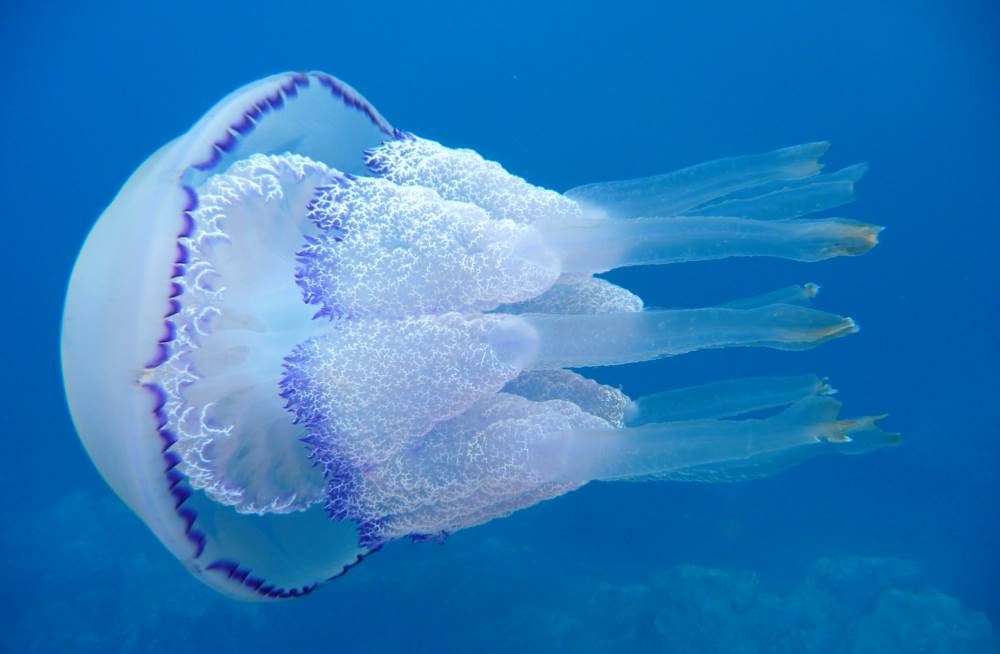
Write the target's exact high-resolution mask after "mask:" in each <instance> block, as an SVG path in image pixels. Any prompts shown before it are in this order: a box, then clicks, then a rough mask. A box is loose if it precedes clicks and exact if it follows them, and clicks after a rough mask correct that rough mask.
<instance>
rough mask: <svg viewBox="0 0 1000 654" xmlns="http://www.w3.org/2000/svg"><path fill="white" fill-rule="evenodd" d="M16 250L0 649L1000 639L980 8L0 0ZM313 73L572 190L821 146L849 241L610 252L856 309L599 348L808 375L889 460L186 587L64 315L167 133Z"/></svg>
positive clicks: (987, 95)
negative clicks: (736, 343)
mask: <svg viewBox="0 0 1000 654" xmlns="http://www.w3.org/2000/svg"><path fill="white" fill-rule="evenodd" d="M0 54H2V61H3V64H2V66H0V80H2V88H3V89H4V95H3V100H2V102H0V116H2V117H3V119H4V120H3V124H4V126H5V130H4V134H3V137H2V144H3V156H2V157H0V185H2V187H3V197H4V199H5V202H4V214H5V215H4V218H5V230H4V231H5V236H6V242H7V245H6V247H5V248H4V260H5V273H6V274H5V291H6V293H5V295H6V301H5V306H6V307H7V308H8V313H7V315H6V319H5V320H4V321H3V326H2V327H0V342H2V343H3V360H4V363H5V367H6V374H5V375H4V377H3V381H2V382H0V383H2V384H3V387H4V393H3V402H4V407H3V415H4V417H5V421H6V425H5V435H6V437H5V438H4V439H3V474H0V493H2V497H3V498H5V501H4V502H3V503H2V504H0V560H2V561H3V564H2V570H3V572H2V574H3V590H4V592H3V593H2V596H0V650H2V651H10V652H70V651H72V652H146V651H151V652H152V651H156V652H159V651H193V650H195V649H197V650H199V651H213V652H237V651H238V652H256V651H288V652H338V653H339V652H345V653H347V652H377V651H389V650H393V651H395V650H400V649H405V650H407V651H410V652H429V651H434V652H448V651H459V652H462V651H478V652H505V651H511V650H515V649H516V650H518V651H520V652H542V651H553V650H555V651H574V652H646V651H649V652H671V653H677V654H684V653H688V652H708V653H711V652H746V653H751V652H781V653H784V652H788V653H792V652H817V653H824V654H825V653H838V654H839V653H845V654H846V653H848V652H850V653H861V652H941V653H964V652H998V651H1000V641H998V637H997V627H996V625H1000V583H998V582H1000V520H998V519H1000V479H998V474H997V471H998V467H1000V431H998V427H997V424H998V419H1000V401H998V398H1000V396H998V391H1000V383H998V375H997V367H998V365H1000V356H998V355H1000V348H998V338H997V332H998V328H1000V302H998V300H997V282H998V281H1000V279H998V277H1000V275H998V270H1000V268H998V265H997V260H996V253H997V242H998V235H1000V229H998V224H1000V156H998V153H1000V120H998V118H1000V5H997V4H996V3H994V2H989V1H985V0H984V1H981V2H975V1H971V0H970V1H965V2H961V1H946V0H939V1H930V0H927V1H919V0H883V1H881V2H872V1H871V0H843V1H840V2H836V3H812V2H802V1H801V0H787V1H786V0H779V1H770V2H756V3H742V2H732V1H731V2H721V1H718V0H709V1H703V2H698V3H693V2H688V3H679V2H659V3H635V2H628V1H622V2H614V3H606V2H538V1H532V2H527V1H521V0H513V1H508V2H503V3H480V4H477V3H468V2H456V1H452V0H447V1H441V2H434V3H426V4H424V3H399V2H378V3H375V2H357V3H353V4H346V3H342V2H326V3H311V4H300V3H294V2H284V3H247V2H192V1H189V0H181V1H178V2H171V3H135V2H103V3H87V2H51V3H29V2H21V1H18V0H6V1H5V2H4V3H3V4H2V5H0ZM297 69H301V70H312V69H318V70H324V71H327V72H330V73H332V74H334V75H337V76H338V77H340V78H342V79H343V80H345V81H347V82H349V83H350V84H352V85H354V86H355V87H357V88H358V89H359V90H360V91H361V92H362V93H364V94H365V96H366V97H367V98H368V99H369V100H371V101H372V102H373V103H374V104H375V106H377V107H378V108H379V110H380V111H381V112H382V113H383V114H385V115H386V117H387V118H388V119H389V120H391V121H392V122H393V123H394V124H395V125H396V126H398V127H400V128H402V129H406V130H409V131H412V132H414V133H416V134H419V135H421V136H423V137H426V138H431V139H434V140H437V141H440V142H442V143H444V144H446V145H449V146H452V147H470V148H474V149H476V150H477V151H479V152H480V153H481V154H483V155H484V156H485V157H487V158H488V159H493V160H496V161H500V162H502V163H503V165H504V166H505V167H506V168H507V169H508V170H510V171H511V172H513V173H515V174H517V175H520V176H523V177H525V178H527V179H528V180H530V181H532V182H533V183H536V184H539V185H542V186H546V187H548V188H554V189H557V190H563V189H566V188H569V187H572V186H576V185H579V184H583V183H586V182H591V181H597V180H609V179H619V178H629V177H638V176H643V175H650V174H655V173H660V172H665V171H669V170H673V169H676V168H680V167H683V166H686V165H690V164H694V163H698V162H701V161H707V160H710V159H715V158H719V157H724V156H729V155H739V154H751V153H757V152H764V151H768V150H771V149H774V148H778V147H782V146H787V145H793V144H797V143H803V142H808V141H815V140H822V139H828V140H830V141H832V142H833V146H834V147H833V149H832V150H831V152H830V154H828V155H827V157H826V161H827V162H828V164H829V169H834V170H835V169H837V168H839V167H841V166H843V165H847V164H851V163H855V162H858V161H867V162H869V163H870V164H871V166H872V168H871V172H870V173H869V174H868V175H867V176H866V177H865V179H864V180H863V181H862V182H861V183H860V184H859V186H858V189H857V194H858V201H857V202H856V203H855V204H852V205H849V206H847V207H844V208H843V209H842V210H840V211H837V213H840V214H843V215H846V216H849V217H853V218H857V219H860V220H864V221H868V222H873V223H876V224H881V225H886V226H887V229H886V231H885V232H884V233H883V234H882V235H881V239H880V240H881V244H880V245H879V246H878V247H877V248H876V249H875V250H874V251H873V252H871V253H869V254H868V255H866V256H864V257H861V258H841V259H834V260H829V261H825V262H821V263H817V264H809V265H805V264H798V263H794V262H787V261H777V260H772V259H741V260H740V259H737V260H730V261H722V262H708V263H696V264H684V265H678V266H667V267H661V268H659V269H656V270H655V272H654V270H653V269H651V268H633V269H628V270H624V271H616V272H614V273H613V274H612V275H609V278H611V279H613V281H615V282H616V283H620V284H622V285H625V286H627V287H628V288H630V289H632V290H633V291H635V292H637V293H638V294H639V295H641V296H642V297H643V298H644V299H645V300H646V302H647V305H651V306H703V305H709V304H713V303H718V302H722V301H725V300H728V299H731V298H736V297H742V296H749V295H754V294H757V293H761V292H765V291H768V290H771V289H774V288H779V287H782V286H786V285H789V284H793V283H802V282H809V281H811V282H816V283H818V284H820V285H821V286H822V288H823V292H822V295H821V303H820V306H821V307H822V308H824V309H827V310H831V311H834V312H838V313H843V314H847V315H851V316H853V317H854V318H855V319H857V320H858V322H859V324H860V325H861V327H862V331H861V332H860V333H859V334H857V335H854V336H852V337H850V338H846V339H842V340H837V341H835V342H832V343H828V344H825V345H823V346H821V347H819V348H817V349H816V350H812V351H808V352H804V353H784V352H775V351H768V350H751V349H747V350H721V351H708V352H701V353H696V354H692V355H687V356H683V357H678V358H674V359H665V360H660V361H655V362H650V363H644V364H639V365H635V366H630V367H629V369H628V370H626V369H622V368H605V369H594V370H591V371H590V374H592V375H593V376H595V377H596V378H597V379H598V380H599V381H602V382H604V383H610V384H614V385H622V387H623V390H624V391H625V392H626V393H628V394H629V395H631V396H633V397H635V396H638V395H642V394H645V393H649V392H653V391H656V390H660V389H662V388H668V387H676V386H687V385H694V384H698V383H703V382H708V381H713V380H717V379H724V378H731V377H741V376H754V375H791V374H802V373H816V374H820V375H822V376H828V377H829V378H830V381H831V383H832V384H833V385H834V386H835V387H836V388H838V389H840V394H839V395H838V397H839V399H841V400H843V401H844V402H845V403H846V410H845V413H846V414H847V415H852V416H853V415H865V414H879V413H883V412H888V413H890V414H891V415H890V417H889V418H888V419H887V420H886V422H885V423H884V424H885V427H886V428H887V429H891V430H894V431H899V432H901V433H902V434H903V442H902V444H901V445H900V446H898V447H894V448H887V449H884V450H880V451H878V452H875V453H873V454H870V455H866V456H857V457H824V458H818V459H814V460H811V461H808V462H806V463H805V464H803V465H800V466H798V467H796V468H794V469H791V470H789V471H787V472H784V473H782V474H779V475H777V476H775V477H772V478H769V479H765V480H761V481H753V482H747V483H739V484H720V485H707V484H680V483H643V484H628V483H620V484H606V483H593V484H590V485H589V486H587V487H585V488H584V489H582V490H580V491H578V492H575V493H572V494H570V495H568V496H565V497H562V498H558V499H556V500H553V501H550V502H545V503H543V504H541V505H539V506H536V507H534V508H531V509H529V510H525V511H522V512H520V513H517V514H515V515H514V516H512V517H510V518H507V519H504V520H497V521H494V522H492V523H489V524H487V525H485V526H481V527H477V528H474V529H469V530H467V531H462V532H459V533H457V534H454V535H453V536H452V537H451V538H450V539H448V541H447V542H446V543H445V544H443V545H438V544H435V543H418V544H410V543H409V542H396V543H393V544H391V545H389V546H387V547H385V548H384V549H383V550H382V551H381V552H379V553H378V554H376V555H374V556H372V557H371V558H370V559H369V560H367V561H366V562H365V563H364V564H363V565H360V566H358V567H357V568H356V569H354V570H352V571H351V572H350V573H348V574H347V575H346V576H345V577H343V578H342V579H339V580H337V581H335V582H333V583H330V584H328V585H326V586H325V587H323V589H322V590H321V592H318V593H316V594H314V595H312V596H311V597H309V598H308V599H306V600H299V601H284V602H276V603H269V604H240V603H236V602H233V601H231V600H228V599H226V598H223V597H221V596H218V595H216V594H215V593H214V592H212V591H211V590H209V589H208V588H207V587H205V586H203V585H202V584H201V583H199V582H198V581H197V580H195V579H194V578H193V577H191V576H190V575H189V574H188V573H187V572H186V571H185V570H184V569H183V568H182V567H181V565H180V564H179V563H177V562H176V561H175V560H174V559H173V557H172V556H171V555H170V554H169V553H168V552H167V551H166V550H165V549H164V548H163V547H161V546H160V545H159V543H158V542H157V541H156V540H155V538H154V537H153V535H152V534H151V533H150V532H149V531H148V530H147V529H146V527H145V526H144V525H142V524H141V522H140V521H139V519H138V518H137V517H135V516H134V515H132V514H131V513H130V512H129V510H128V509H127V508H126V507H125V506H124V505H123V504H122V503H121V502H120V501H119V500H118V499H117V498H116V497H115V496H114V495H113V494H112V492H111V490H110V489H109V488H108V487H107V486H106V485H105V484H104V482H103V481H102V480H101V479H100V477H99V475H98V474H97V471H96V469H95V468H94V467H93V465H92V464H91V463H90V461H89V460H88V458H87V456H86V454H85V452H84V450H83V448H82V446H81V445H80V443H79V441H78V439H77V437H76V435H75V432H74V430H73V426H72V424H71V422H70V419H69V414H68V411H67V409H66V405H65V400H64V396H63V391H62V385H61V379H60V370H59V355H58V334H59V322H60V317H61V310H62V302H63V297H64V293H65V286H66V282H67V279H68V276H69V272H70V269H71V266H72V264H73V261H74V258H75V256H76V254H77V251H78V249H79V247H80V246H81V244H82V242H83V239H84V237H85V235H86V233H87V231H88V230H89V229H90V227H91V225H92V223H93V222H94V220H95V219H96V218H97V216H98V215H99V214H100V212H101V211H102V210H103V209H104V207H105V206H106V205H107V204H108V203H109V202H110V201H111V199H112V198H113V197H114V194H115V193H116V192H117V191H118V189H119V188H120V186H121V185H122V183H123V182H124V181H125V179H126V178H127V177H128V176H129V175H130V174H131V172H132V171H133V170H134V169H135V168H136V167H137V166H138V165H139V164H140V163H141V162H142V161H143V160H144V159H145V158H146V157H147V156H148V155H149V154H150V153H151V152H153V151H154V150H155V149H156V148H158V147H159V146H160V145H162V144H163V143H165V142H166V141H168V140H170V139H172V138H174V137H176V136H178V135H180V134H182V133H183V132H185V131H186V130H187V129H188V128H189V127H190V126H191V125H192V124H193V123H194V121H195V120H196V119H198V118H199V117H200V116H201V115H202V114H203V113H204V112H205V111H207V110H208V109H209V108H210V107H211V106H212V105H213V104H214V103H215V102H216V101H218V100H219V99H221V98H222V97H223V96H224V95H225V94H227V93H228V92H230V91H231V90H233V89H235V88H236V87H238V86H240V85H242V84H244V83H247V82H250V81H252V80H255V79H258V78H260V77H263V76H265V75H268V74H271V73H275V72H279V71H283V70H297Z"/></svg>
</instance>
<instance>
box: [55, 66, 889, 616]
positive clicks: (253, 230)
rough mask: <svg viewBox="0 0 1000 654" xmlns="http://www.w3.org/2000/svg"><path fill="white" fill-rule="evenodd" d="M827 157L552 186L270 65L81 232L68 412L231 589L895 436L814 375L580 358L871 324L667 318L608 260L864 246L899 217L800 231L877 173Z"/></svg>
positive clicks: (798, 293)
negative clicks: (661, 485)
mask: <svg viewBox="0 0 1000 654" xmlns="http://www.w3.org/2000/svg"><path fill="white" fill-rule="evenodd" d="M826 147H827V145H826V144H823V143H815V144H806V145H802V146H796V147H793V148H785V149H782V150H778V151H775V152H771V153H766V154H763V155H755V156H751V157H737V158H732V159H724V160H719V161H715V162H709V163H706V164H701V165H698V166H694V167H692V168H688V169H684V170H682V171H678V172H676V173H670V174H667V175H660V176H656V177H651V178H645V179H641V180H629V181H626V182H607V183H599V184H591V185H587V186H583V187H579V188H577V189H572V190H570V191H568V192H567V193H565V194H560V193H556V192H553V191H548V190H545V189H541V188H538V187H535V186H532V185H531V184H529V183H528V182H526V181H525V180H523V179H520V178H518V177H516V176H514V175H511V174H510V173H508V172H507V171H506V170H504V169H503V168H502V167H501V166H500V165H499V164H496V163H493V162H490V161H486V160H484V159H483V158H482V157H480V156H479V155H478V154H476V153H475V152H473V151H471V150H459V149H450V148H447V147H444V146H442V145H440V144H438V143H435V142H433V141H428V140H424V139H421V138H418V137H416V136H414V135H412V134H409V133H406V132H402V131H400V130H397V129H396V128H394V127H392V126H391V125H390V124H389V123H388V122H387V121H386V120H385V119H384V118H383V117H382V116H381V115H380V114H379V113H378V111H376V110H375V109H374V107H372V105H371V104H370V103H368V102H367V101H366V100H365V99H364V98H363V97H362V96H361V95H360V94H358V93H357V92H356V91H355V90H354V89H352V88H351V87H350V86H348V85H346V84H344V83H343V82H341V81H339V80H337V79H336V78H333V77H331V76H329V75H326V74H324V73H308V74H302V73H289V74H283V75H277V76H274V77H269V78H267V79H264V80H261V81H259V82H256V83H254V84H251V85H249V86H246V87H244V88H242V89H240V90H238V91H236V92H234V93H233V94H231V95H229V96H228V97H226V98H225V99H223V100H222V101H221V102H220V103H219V104H218V105H217V106H216V107H215V108H213V109H212V110H211V111H209V113H208V114H206V115H205V116H204V117H203V118H202V119H201V120H199V121H198V122H197V123H196V124H195V126H194V127H193V128H192V129H191V130H190V131H189V132H188V133H187V134H185V135H184V136H182V137H180V138H178V139H176V140H174V141H172V142H170V143H168V144H167V145H165V146H163V147H162V148H161V149H160V150H158V151H157V152H156V153H154V154H153V156H151V157H150V158H149V160H147V161H146V162H145V163H144V164H143V165H142V166H141V167H140V168H139V169H138V170H137V171H136V172H135V173H134V174H133V175H132V177H131V178H130V179H129V180H128V181H127V182H126V184H125V186H124V187H123V188H122V190H121V191H120V192H119V194H118V196H117V197H116V198H115V200H114V201H113V202H112V204H111V205H110V206H109V207H108V208H107V210H105V212H104V213H103V214H102V215H101V217H100V218H99V220H98V221H97V223H96V224H95V226H94V227H93V229H92V231H91V233H90V234H89V236H88V237H87V240H86V243H85V244H84V247H83V249H82V250H81V252H80V255H79V258H78V259H77V262H76V265H75V267H74V270H73V274H72V277H71V280H70V286H69V291H68V294H67V299H66V306H65V311H64V316H63V329H62V363H63V377H64V383H65V387H66V393H67V398H68V401H69V406H70V410H71V413H72V416H73V420H74V423H75V426H76V428H77V431H78V433H79V434H80V438H81V440H82V441H83V443H84V446H85V447H86V449H87V452H88V453H89V455H90V457H91V458H92V460H93V461H94V463H95V464H96V466H97V468H98V469H99V470H100V472H101V474H102V475H103V476H104V478H105V479H106V480H107V482H108V483H109V485H110V486H111V487H112V488H113V489H114V490H115V492H116V493H117V494H118V495H119V496H120V497H121V498H122V499H123V500H124V501H125V502H126V503H127V504H128V505H129V506H130V507H131V508H132V509H133V511H135V513H136V514H138V515H139V516H140V517H141V518H142V519H143V521H145V522H146V523H147V524H148V525H149V527H150V528H151V529H152V531H153V532H154V533H155V534H156V535H157V537H158V538H159V539H160V540H161V541H162V542H163V543H164V545H165V546H166V547H167V548H168V549H169V550H170V551H171V552H172V553H173V554H174V556H176V557H177V558H178V559H179V560H180V561H181V562H182V563H183V564H184V565H185V566H186V567H187V568H188V569H189V570H190V571H191V572H192V573H194V574H195V575H196V576H197V577H199V578H200V579H202V580H203V581H205V582H206V583H208V584H209V585H211V586H212V587H214V588H216V589H217V590H219V591H221V592H223V593H226V594H229V595H231V596H234V597H237V598H241V599H270V598H287V597H297V596H301V595H304V594H308V593H310V592H311V591H312V590H313V589H315V588H316V587H317V586H318V585H319V584H320V583H322V582H324V581H326V580H328V579H331V578H334V577H337V576H339V575H340V574H343V573H344V572H345V571H346V570H348V569H349V568H350V567H352V566H353V565H355V564H357V563H358V562H359V561H361V560H362V559H363V557H364V556H365V555H367V554H368V553H370V552H373V551H375V550H377V549H378V548H380V547H381V546H382V545H383V544H384V543H387V542H389V541H392V540H394V539H397V538H402V537H406V536H410V537H415V538H424V537H430V536H435V535H440V534H446V533H450V532H452V531H455V530H458V529H463V528H466V527H471V526H473V525H477V524H481V523H483V522H486V521H488V520H491V519H493V518H496V517H501V516H504V515H508V514H510V513H511V512H513V511H516V510H519V509H521V508H525V507H528V506H531V505H533V504H535V503H537V502H539V501H542V500H544V499H549V498H552V497H556V496H558V495H561V494H563V493H566V492H568V491H570V490H573V489H575V488H578V487H579V486H581V485H583V484H585V483H587V482H589V481H591V480H596V479H603V480H632V481H638V480H660V479H677V480H698V481H733V480H740V479H751V478H754V477H760V476H765V475H767V474H772V473H773V472H776V471H777V470H780V469H781V468H783V467H786V466H788V465H792V464H794V463H796V462H798V461H800V460H803V459H805V458H808V457H811V456H814V455H817V454H821V453H824V452H828V451H829V452H842V453H857V452H864V451H868V450H870V449H874V448H875V447H879V446H881V445H884V444H887V443H890V442H893V441H894V439H895V436H894V435H892V434H887V433H885V432H882V431H880V430H879V429H878V427H877V426H876V424H875V422H876V418H859V419H854V420H841V419H839V415H838V414H839V410H840V403H839V402H838V401H836V400H835V399H833V398H832V397H830V394H831V392H832V389H831V388H830V387H829V385H827V384H826V383H825V382H823V381H821V380H819V379H818V378H815V377H811V376H805V377H787V378H755V379H746V380H729V381H726V382H719V383H716V384H714V385H708V386H705V387H693V388H688V389H674V390H670V391H664V392H662V393H657V394H653V395H650V396H647V397H644V398H637V399H631V398H628V397H627V396H626V395H624V394H623V393H622V392H621V391H620V390H618V389H614V388H610V387H607V386H603V385H601V384H598V383H597V382H595V381H593V380H590V379H587V378H586V377H585V376H583V375H581V374H579V373H577V372H571V371H570V370H569V369H570V368H574V369H575V368H586V367H588V366H601V365H625V364H628V363H632V362H636V361H642V360H648V359H654V358H659V357H664V356H672V355H677V354H682V353H685V352H691V351H694V350H698V349H704V348H717V347H739V346H758V347H770V348H777V349H787V350H796V349H804V348H808V347H813V346H815V345H817V344H819V343H822V342H824V341H826V340H830V339H832V338H837V337H840V336H844V335H846V334H849V333H852V332H854V331H856V329H857V328H856V325H855V324H854V322H853V321H852V320H850V319H849V318H844V317H841V316H836V315H833V314H829V313H825V312H822V311H818V310H816V309H813V308H812V307H811V306H810V304H811V302H812V300H813V298H814V296H815V295H816V291H817V289H818V287H816V286H815V285H805V286H796V287H789V288H786V289H781V290H779V291H774V292H771V293H767V294H764V295H761V296H757V297H754V298H746V299H742V300H736V301H733V302H731V303H727V304H725V305H720V306H715V307H703V308H696V309H676V310H651V309H645V308H644V306H643V303H642V300H641V299H640V298H638V297H637V296H635V295H634V294H632V293H631V292H629V291H628V290H626V289H623V288H620V287H618V286H615V285H613V284H611V283H609V282H607V281H606V280H603V279H600V278H598V277H594V274H596V273H600V272H602V271H605V270H610V269H613V268H617V267H621V266H630V265H648V264H654V265H664V264H669V263H677V262H683V261H693V260H704V259H716V258H723V257H729V256H778V257H784V258H789V259H794V260H800V261H816V260H820V259H825V258H829V257H833V256H843V255H857V254H862V253H864V252H866V251H867V250H868V249H870V248H871V247H872V246H874V244H875V242H876V240H877V238H876V237H877V234H878V231H879V228H877V227H874V226H871V225H867V224H864V223H859V222H856V221H852V220H847V219H842V218H818V219H817V218H808V217H804V216H807V215H809V214H812V213H814V212H816V211H819V210H822V209H826V208H830V207H834V206H837V205H840V204H843V203H845V202H848V201H850V200H851V198H852V197H853V185H854V183H855V182H856V181H857V180H858V179H859V178H860V176H861V175H862V174H863V172H864V167H863V166H852V167H849V168H845V169H844V170H842V171H839V172H836V173H832V174H821V173H820V165H819V164H818V159H819V157H820V156H822V154H823V153H824V152H825V150H826ZM761 411H771V412H772V415H766V416H763V417H761V415H760V413H761ZM747 416H752V417H747Z"/></svg>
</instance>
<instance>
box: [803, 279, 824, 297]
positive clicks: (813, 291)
mask: <svg viewBox="0 0 1000 654" xmlns="http://www.w3.org/2000/svg"><path fill="white" fill-rule="evenodd" d="M802 288H804V289H805V292H806V297H807V298H809V299H810V300H811V299H813V298H814V297H816V296H817V295H819V289H820V288H821V286H820V285H819V284H815V283H813V282H807V283H806V284H803V285H802Z"/></svg>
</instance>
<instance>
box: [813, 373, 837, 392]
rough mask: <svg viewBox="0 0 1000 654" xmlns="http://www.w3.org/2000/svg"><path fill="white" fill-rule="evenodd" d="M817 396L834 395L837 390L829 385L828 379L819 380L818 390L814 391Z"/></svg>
mask: <svg viewBox="0 0 1000 654" xmlns="http://www.w3.org/2000/svg"><path fill="white" fill-rule="evenodd" d="M816 394H817V395H836V394H837V389H836V388H834V387H833V386H831V385H830V379H829V378H828V377H824V378H823V379H821V380H819V388H817V389H816Z"/></svg>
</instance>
